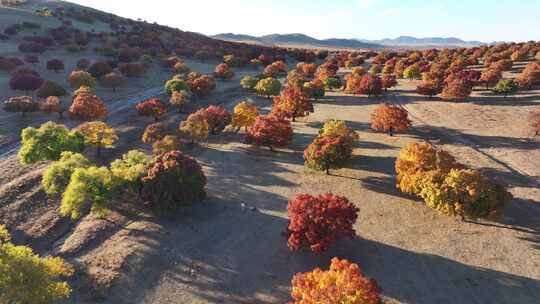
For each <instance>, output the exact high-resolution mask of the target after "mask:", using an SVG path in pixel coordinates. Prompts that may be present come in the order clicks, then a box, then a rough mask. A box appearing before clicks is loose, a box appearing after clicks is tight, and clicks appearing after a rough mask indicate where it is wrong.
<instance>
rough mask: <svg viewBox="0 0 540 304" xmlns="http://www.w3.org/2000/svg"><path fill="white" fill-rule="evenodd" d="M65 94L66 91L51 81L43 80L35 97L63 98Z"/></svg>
mask: <svg viewBox="0 0 540 304" xmlns="http://www.w3.org/2000/svg"><path fill="white" fill-rule="evenodd" d="M66 94H67V92H66V89H64V88H63V87H62V86H61V85H59V84H58V83H56V82H54V81H52V80H45V81H44V82H43V84H42V85H41V87H40V88H39V89H38V90H37V92H36V95H37V96H38V97H41V98H47V97H49V96H57V97H59V96H65V95H66Z"/></svg>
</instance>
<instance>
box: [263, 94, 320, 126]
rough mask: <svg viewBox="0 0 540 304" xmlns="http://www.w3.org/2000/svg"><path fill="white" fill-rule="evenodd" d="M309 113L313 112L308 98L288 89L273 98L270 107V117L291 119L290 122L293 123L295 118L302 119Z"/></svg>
mask: <svg viewBox="0 0 540 304" xmlns="http://www.w3.org/2000/svg"><path fill="white" fill-rule="evenodd" d="M310 112H313V104H312V103H311V101H310V100H309V98H308V96H307V95H306V94H305V93H304V92H302V91H300V90H296V89H293V88H289V87H287V88H285V90H283V91H282V92H281V94H280V95H279V96H276V97H275V98H274V104H273V105H272V115H275V116H277V117H281V118H287V119H292V121H295V120H296V118H297V117H304V116H306V115H308V114H309V113H310Z"/></svg>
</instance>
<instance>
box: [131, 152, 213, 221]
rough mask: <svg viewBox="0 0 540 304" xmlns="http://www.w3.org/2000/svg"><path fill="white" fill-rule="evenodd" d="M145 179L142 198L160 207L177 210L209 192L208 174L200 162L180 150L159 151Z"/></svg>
mask: <svg viewBox="0 0 540 304" xmlns="http://www.w3.org/2000/svg"><path fill="white" fill-rule="evenodd" d="M142 183H143V188H142V197H143V199H145V200H148V201H149V202H150V206H152V207H153V208H155V209H157V210H160V211H172V210H176V209H178V208H179V207H181V206H185V205H187V204H190V203H193V202H196V201H200V200H202V199H204V198H205V196H206V192H205V190H204V188H205V186H206V176H205V175H204V172H203V170H202V168H201V166H200V165H199V163H197V161H196V160H195V159H193V158H192V157H190V156H187V155H185V154H182V152H180V151H171V152H166V153H163V154H160V155H158V156H157V157H156V158H155V159H154V160H153V161H152V162H151V163H150V165H149V169H148V173H147V175H146V176H144V177H143V179H142Z"/></svg>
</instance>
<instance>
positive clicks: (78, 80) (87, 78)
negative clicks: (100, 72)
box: [68, 71, 96, 88]
mask: <svg viewBox="0 0 540 304" xmlns="http://www.w3.org/2000/svg"><path fill="white" fill-rule="evenodd" d="M68 82H69V85H70V86H71V87H72V88H80V87H82V86H86V87H89V88H93V87H95V86H96V79H95V78H94V76H92V75H91V74H90V73H88V72H86V71H73V72H71V74H70V75H69V77H68Z"/></svg>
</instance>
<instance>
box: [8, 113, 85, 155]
mask: <svg viewBox="0 0 540 304" xmlns="http://www.w3.org/2000/svg"><path fill="white" fill-rule="evenodd" d="M83 150H84V136H83V135H82V134H81V133H79V132H77V131H70V130H69V129H68V128H66V127H65V126H64V125H58V124H55V123H54V122H51V121H49V122H47V123H44V124H42V125H41V126H40V127H39V128H38V129H35V128H32V127H27V128H25V129H24V130H22V132H21V148H20V149H19V152H18V154H17V155H18V157H19V160H20V161H21V163H22V164H25V165H27V164H33V163H36V162H38V161H43V160H58V159H59V158H60V155H61V154H62V152H64V151H71V152H76V153H81V152H82V151H83Z"/></svg>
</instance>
